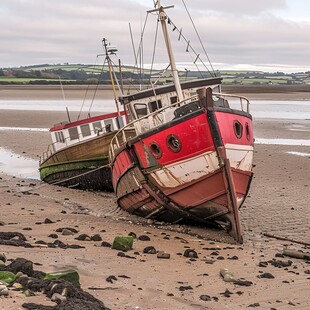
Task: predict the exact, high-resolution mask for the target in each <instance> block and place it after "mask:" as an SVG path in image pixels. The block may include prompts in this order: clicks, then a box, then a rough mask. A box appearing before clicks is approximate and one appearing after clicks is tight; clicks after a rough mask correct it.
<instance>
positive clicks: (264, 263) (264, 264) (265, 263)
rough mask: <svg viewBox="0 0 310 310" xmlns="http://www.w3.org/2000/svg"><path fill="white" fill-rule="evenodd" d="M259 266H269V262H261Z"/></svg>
mask: <svg viewBox="0 0 310 310" xmlns="http://www.w3.org/2000/svg"><path fill="white" fill-rule="evenodd" d="M258 266H259V267H267V266H268V263H267V262H259V264H258Z"/></svg>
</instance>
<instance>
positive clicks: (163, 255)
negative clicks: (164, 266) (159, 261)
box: [157, 251, 170, 259]
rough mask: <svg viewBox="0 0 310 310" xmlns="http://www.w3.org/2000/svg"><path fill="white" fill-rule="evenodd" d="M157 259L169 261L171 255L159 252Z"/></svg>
mask: <svg viewBox="0 0 310 310" xmlns="http://www.w3.org/2000/svg"><path fill="white" fill-rule="evenodd" d="M157 258H164V259H169V258H170V254H169V253H165V252H163V251H159V252H158V253H157Z"/></svg>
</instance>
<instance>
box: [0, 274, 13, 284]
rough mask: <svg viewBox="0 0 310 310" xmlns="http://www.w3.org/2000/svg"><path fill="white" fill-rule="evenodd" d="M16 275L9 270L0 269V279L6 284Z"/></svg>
mask: <svg viewBox="0 0 310 310" xmlns="http://www.w3.org/2000/svg"><path fill="white" fill-rule="evenodd" d="M16 278H17V276H16V275H15V274H14V273H13V272H10V271H0V281H3V282H6V283H8V284H10V283H12V282H14V281H15V280H16Z"/></svg>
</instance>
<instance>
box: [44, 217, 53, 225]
mask: <svg viewBox="0 0 310 310" xmlns="http://www.w3.org/2000/svg"><path fill="white" fill-rule="evenodd" d="M43 223H44V224H53V223H55V222H53V221H52V220H50V219H49V218H46V219H45V220H44V222H43Z"/></svg>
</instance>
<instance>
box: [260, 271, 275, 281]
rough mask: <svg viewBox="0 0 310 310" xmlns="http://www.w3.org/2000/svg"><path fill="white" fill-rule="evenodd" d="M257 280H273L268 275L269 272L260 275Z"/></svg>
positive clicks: (271, 276)
mask: <svg viewBox="0 0 310 310" xmlns="http://www.w3.org/2000/svg"><path fill="white" fill-rule="evenodd" d="M257 278H261V279H274V276H273V275H272V274H271V273H269V272H265V273H262V274H261V275H258V276H257Z"/></svg>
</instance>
